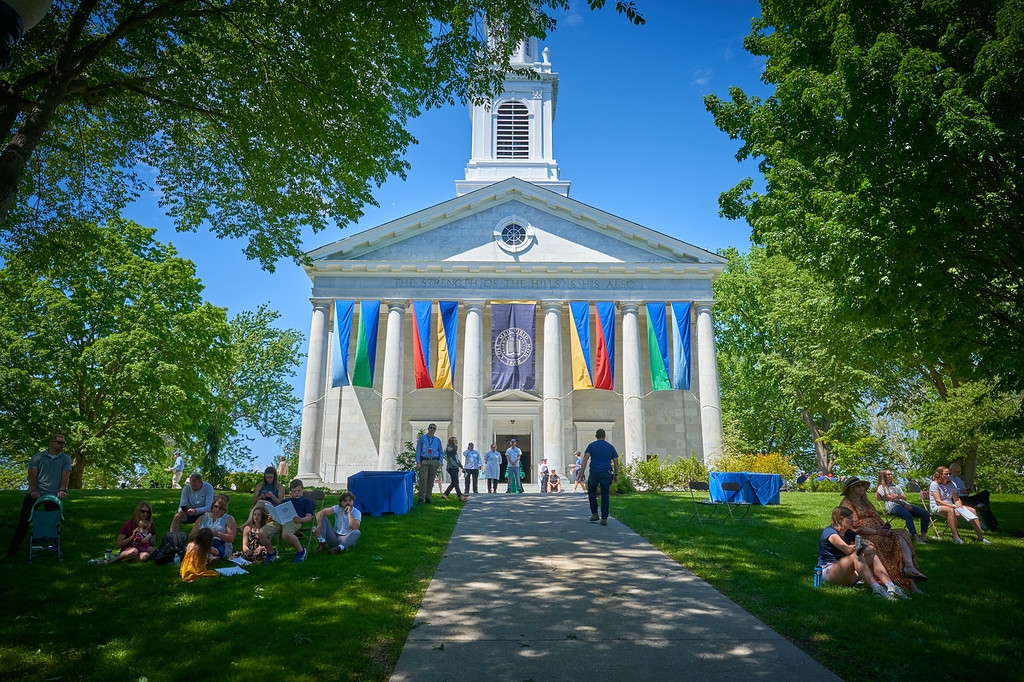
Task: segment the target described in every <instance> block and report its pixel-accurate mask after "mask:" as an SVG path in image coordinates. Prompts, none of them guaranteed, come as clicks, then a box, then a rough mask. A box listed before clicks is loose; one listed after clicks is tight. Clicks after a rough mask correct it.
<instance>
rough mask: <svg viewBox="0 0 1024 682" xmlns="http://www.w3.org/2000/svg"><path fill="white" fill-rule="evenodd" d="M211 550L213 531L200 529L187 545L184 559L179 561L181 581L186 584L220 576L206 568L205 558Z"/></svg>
mask: <svg viewBox="0 0 1024 682" xmlns="http://www.w3.org/2000/svg"><path fill="white" fill-rule="evenodd" d="M212 548H213V531H212V530H210V529H209V528H200V529H199V532H198V533H196V536H195V538H193V539H192V542H190V543H188V549H186V550H185V558H184V559H182V560H181V579H182V580H184V581H185V582H187V583H190V582H192V581H193V580H195V579H196V578H212V577H214V576H216V575H220V574H219V573H217V571H215V570H213V569H212V568H206V558H207V557H208V556H210V550H211V549H212Z"/></svg>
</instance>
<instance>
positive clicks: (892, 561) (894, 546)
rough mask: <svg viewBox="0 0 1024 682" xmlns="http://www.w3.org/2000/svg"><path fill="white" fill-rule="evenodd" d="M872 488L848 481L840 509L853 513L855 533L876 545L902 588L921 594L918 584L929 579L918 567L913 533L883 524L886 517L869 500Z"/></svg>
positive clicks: (890, 572) (876, 548)
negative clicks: (868, 490) (843, 508)
mask: <svg viewBox="0 0 1024 682" xmlns="http://www.w3.org/2000/svg"><path fill="white" fill-rule="evenodd" d="M869 487H870V484H869V483H868V482H867V481H862V480H861V479H859V478H857V477H856V476H851V477H850V478H848V479H846V480H845V481H843V485H842V488H841V491H842V495H843V501H842V502H841V503H840V506H842V507H846V508H847V509H849V510H850V511H851V512H853V530H854V531H856V532H857V533H859V534H860V535H861V536H863V537H864V538H865V539H867V540H870V541H871V544H873V545H874V546H875V551H876V552H877V553H878V558H879V559H880V560H881V561H882V565H883V566H885V570H886V572H887V573H888V574H889V575H891V576H892V577H893V579H894V580H895V581H896V582H897V583H899V585H900V587H902V588H904V589H907V590H910V591H911V592H920V591H921V590H919V589H918V588H917V581H919V580H927V579H928V578H927V577H926V576H925V575H924V573H921V570H920V568H919V567H918V565H917V556H916V555H915V554H914V547H913V544H912V543H913V541H912V540H911V538H910V533H908V532H907V531H906V529H903V528H899V529H897V530H893V529H892V528H890V527H889V526H888V524H886V523H883V522H882V517H880V516H879V515H878V512H877V511H875V506H874V505H873V504H871V502H870V501H869V500H868V498H867V494H866V493H867V489H868V488H869Z"/></svg>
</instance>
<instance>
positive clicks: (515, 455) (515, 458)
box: [505, 438, 523, 493]
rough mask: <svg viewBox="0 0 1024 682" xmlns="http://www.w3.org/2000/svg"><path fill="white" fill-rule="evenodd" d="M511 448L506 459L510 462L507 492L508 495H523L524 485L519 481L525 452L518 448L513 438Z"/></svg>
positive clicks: (506, 454)
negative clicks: (520, 465)
mask: <svg viewBox="0 0 1024 682" xmlns="http://www.w3.org/2000/svg"><path fill="white" fill-rule="evenodd" d="M508 444H509V448H508V450H506V451H505V459H507V460H508V469H507V470H506V473H507V474H508V488H507V489H506V490H505V492H507V493H521V492H523V483H522V481H520V480H519V464H520V462H521V461H522V457H523V451H522V450H520V449H519V448H518V447H516V439H515V438H511V439H509V441H508Z"/></svg>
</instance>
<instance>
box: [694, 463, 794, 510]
mask: <svg viewBox="0 0 1024 682" xmlns="http://www.w3.org/2000/svg"><path fill="white" fill-rule="evenodd" d="M726 482H728V483H739V484H740V485H741V486H743V488H741V489H740V490H732V491H729V493H728V494H726V493H725V491H723V490H722V483H726ZM709 483H710V486H711V499H713V500H717V501H719V502H724V501H726V500H728V501H729V502H733V501H743V502H750V503H751V504H761V505H768V504H778V503H779V491H780V490H782V476H779V475H778V474H752V473H749V472H746V471H713V472H711V476H710V481H709Z"/></svg>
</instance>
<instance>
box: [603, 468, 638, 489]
mask: <svg viewBox="0 0 1024 682" xmlns="http://www.w3.org/2000/svg"><path fill="white" fill-rule="evenodd" d="M608 491H609V493H610V494H612V495H632V494H633V493H635V492H636V484H635V483H633V477H632V475H631V474H630V473H629V467H622V468H620V469H619V476H618V478H616V479H615V480H614V481H612V485H611V487H610V488H609V489H608Z"/></svg>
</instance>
